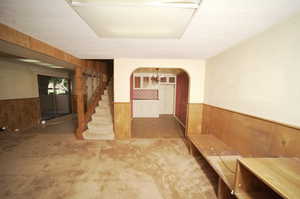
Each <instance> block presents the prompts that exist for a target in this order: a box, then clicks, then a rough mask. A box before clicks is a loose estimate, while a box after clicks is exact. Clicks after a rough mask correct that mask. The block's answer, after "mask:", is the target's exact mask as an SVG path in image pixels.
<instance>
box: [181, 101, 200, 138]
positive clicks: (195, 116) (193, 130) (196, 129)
mask: <svg viewBox="0 0 300 199" xmlns="http://www.w3.org/2000/svg"><path fill="white" fill-rule="evenodd" d="M202 111H203V104H202V103H189V104H188V108H187V120H186V124H187V125H186V127H187V128H186V132H185V135H186V136H190V135H198V134H201V133H202V132H201V131H202V116H203V115H202Z"/></svg>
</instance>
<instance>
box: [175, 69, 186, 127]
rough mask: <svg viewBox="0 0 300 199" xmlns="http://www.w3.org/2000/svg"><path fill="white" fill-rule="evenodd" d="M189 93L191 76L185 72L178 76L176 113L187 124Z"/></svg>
mask: <svg viewBox="0 0 300 199" xmlns="http://www.w3.org/2000/svg"><path fill="white" fill-rule="evenodd" d="M188 95H189V77H188V75H187V74H186V73H185V72H183V73H180V74H178V75H177V77H176V105H175V115H176V117H177V118H178V119H179V120H180V121H181V122H182V123H183V124H186V113H187V104H188V97H189V96H188Z"/></svg>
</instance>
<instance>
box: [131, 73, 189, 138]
mask: <svg viewBox="0 0 300 199" xmlns="http://www.w3.org/2000/svg"><path fill="white" fill-rule="evenodd" d="M130 81H131V84H130V85H131V89H130V98H131V107H132V137H133V138H182V137H184V136H185V134H184V132H185V123H186V112H187V111H186V109H187V103H188V90H189V89H188V88H189V78H188V75H187V73H186V72H185V71H183V70H182V69H175V68H174V69H165V68H139V69H137V70H135V71H134V72H133V73H132V75H131V79H130Z"/></svg>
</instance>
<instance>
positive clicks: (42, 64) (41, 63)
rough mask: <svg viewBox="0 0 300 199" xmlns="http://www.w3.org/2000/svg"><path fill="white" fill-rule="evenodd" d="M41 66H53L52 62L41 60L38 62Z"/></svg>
mask: <svg viewBox="0 0 300 199" xmlns="http://www.w3.org/2000/svg"><path fill="white" fill-rule="evenodd" d="M36 64H38V65H40V66H53V65H52V64H48V63H44V62H40V63H36Z"/></svg>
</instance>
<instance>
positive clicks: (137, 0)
mask: <svg viewBox="0 0 300 199" xmlns="http://www.w3.org/2000/svg"><path fill="white" fill-rule="evenodd" d="M199 3H200V1H199V0H173V1H169V0H160V1H153V0H125V1H124V0H71V5H72V6H74V7H80V6H154V7H157V6H158V7H171V8H192V9H194V8H198V7H199Z"/></svg>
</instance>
